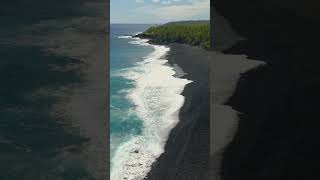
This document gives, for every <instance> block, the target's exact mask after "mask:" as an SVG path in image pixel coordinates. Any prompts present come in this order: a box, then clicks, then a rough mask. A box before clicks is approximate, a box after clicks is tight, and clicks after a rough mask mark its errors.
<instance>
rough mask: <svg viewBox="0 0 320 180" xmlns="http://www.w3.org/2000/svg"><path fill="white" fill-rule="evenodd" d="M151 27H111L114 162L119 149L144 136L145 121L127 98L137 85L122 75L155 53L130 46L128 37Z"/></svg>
mask: <svg viewBox="0 0 320 180" xmlns="http://www.w3.org/2000/svg"><path fill="white" fill-rule="evenodd" d="M149 26H150V25H119V24H117V25H111V33H110V34H111V35H110V96H111V100H110V125H111V128H110V130H111V144H110V147H111V158H112V157H113V155H114V153H115V150H116V148H117V147H118V146H119V145H120V144H121V143H123V142H125V141H127V140H128V139H129V138H130V137H132V136H135V135H139V134H141V132H142V128H143V123H142V120H141V119H139V117H138V116H137V115H136V114H135V113H134V112H133V111H134V110H133V108H134V106H135V105H134V104H133V103H132V101H130V100H129V99H128V98H127V93H128V91H130V90H131V89H133V88H134V87H135V86H134V82H133V80H130V79H128V78H125V77H123V76H121V75H119V74H121V72H124V71H126V70H127V69H129V68H133V67H135V66H136V63H137V62H139V61H142V60H143V57H144V56H146V55H148V54H149V53H151V52H152V51H153V48H152V47H142V46H137V45H135V44H130V43H129V42H130V41H132V40H131V39H128V38H119V37H121V36H125V35H134V34H136V33H138V32H142V31H144V30H146V29H147V28H148V27H149Z"/></svg>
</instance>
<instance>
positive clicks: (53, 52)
mask: <svg viewBox="0 0 320 180" xmlns="http://www.w3.org/2000/svg"><path fill="white" fill-rule="evenodd" d="M0 9H1V12H2V16H1V19H2V20H3V21H2V23H3V27H4V28H1V35H0V39H1V43H0V57H1V64H0V68H1V82H2V88H1V95H0V99H1V106H0V108H1V109H0V119H1V126H0V149H1V155H0V161H1V163H0V172H1V174H0V179H1V180H15V179H17V180H35V179H48V180H60V179H61V180H62V179H67V180H72V179H74V180H75V179H77V180H78V179H90V180H93V179H106V178H107V177H108V171H109V169H108V164H109V161H108V155H109V153H108V152H109V147H108V136H107V135H108V134H107V132H108V131H107V127H108V126H107V116H108V111H107V108H108V105H107V103H106V102H107V100H108V96H107V95H108V92H107V80H108V76H107V75H108V74H107V69H108V65H107V55H106V49H107V42H108V39H107V32H106V29H107V24H108V20H107V14H106V13H107V9H108V5H107V4H106V3H105V1H98V0H97V1H73V0H69V1H64V2H62V1H46V2H44V1H35V2H32V3H30V2H26V1H25V2H24V1H4V2H1V6H0Z"/></svg>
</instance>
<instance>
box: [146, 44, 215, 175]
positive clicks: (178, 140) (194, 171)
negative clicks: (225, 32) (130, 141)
mask: <svg viewBox="0 0 320 180" xmlns="http://www.w3.org/2000/svg"><path fill="white" fill-rule="evenodd" d="M170 47H171V50H170V52H169V55H168V60H169V63H170V64H171V65H175V64H177V65H178V66H179V67H180V68H182V70H183V71H184V72H185V73H186V75H185V76H184V78H187V79H189V80H192V81H193V82H192V83H190V84H188V85H187V86H186V87H185V89H184V91H183V93H182V95H183V96H185V103H184V105H183V107H182V108H181V111H180V115H179V117H180V122H179V123H178V124H177V126H176V127H175V128H174V129H173V130H172V131H171V133H170V136H169V139H168V141H167V144H166V146H165V152H164V153H163V154H162V155H161V156H160V158H159V159H158V160H157V161H156V162H155V163H154V165H153V167H152V170H151V172H150V173H149V176H148V178H147V179H152V180H164V179H165V180H177V179H183V180H194V179H206V176H207V172H208V169H209V130H210V129H209V128H210V122H209V86H208V82H209V56H210V55H209V53H208V52H207V51H205V50H203V49H201V48H198V47H191V46H188V45H181V44H173V45H170Z"/></svg>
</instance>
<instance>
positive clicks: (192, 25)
mask: <svg viewBox="0 0 320 180" xmlns="http://www.w3.org/2000/svg"><path fill="white" fill-rule="evenodd" d="M137 37H140V38H148V39H150V42H151V43H158V44H169V43H185V44H190V45H194V46H201V47H203V48H205V49H208V48H209V47H210V24H209V21H183V22H172V23H167V24H164V25H161V26H153V27H150V28H149V29H148V30H146V31H145V32H143V33H141V34H138V35H137Z"/></svg>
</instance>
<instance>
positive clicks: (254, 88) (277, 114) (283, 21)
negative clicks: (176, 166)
mask: <svg viewBox="0 0 320 180" xmlns="http://www.w3.org/2000/svg"><path fill="white" fill-rule="evenodd" d="M230 3H232V4H233V6H230ZM211 5H212V6H215V8H217V9H218V10H219V12H220V13H221V14H222V15H223V16H225V17H226V18H227V19H228V20H229V22H230V24H231V25H232V26H233V28H234V29H235V30H236V31H237V32H238V33H239V34H241V35H242V36H243V37H245V40H243V41H239V42H237V43H236V44H233V45H231V46H229V48H227V49H224V51H223V53H224V54H229V55H234V56H235V57H241V56H243V55H246V56H248V57H249V58H250V59H258V60H262V61H264V62H266V65H263V66H260V67H259V68H255V69H251V70H249V71H247V72H246V73H243V74H242V75H241V77H240V80H239V82H238V83H237V86H236V90H235V92H234V93H233V94H232V97H231V98H230V99H229V100H228V101H227V104H228V105H229V106H231V107H232V108H233V109H235V110H237V111H238V112H241V114H239V121H238V126H237V128H236V131H235V134H234V136H233V138H232V139H231V142H230V143H228V145H227V146H225V148H224V151H223V152H222V156H221V157H222V158H221V161H219V162H221V164H220V165H221V166H220V167H218V168H219V172H218V175H219V178H216V179H222V180H248V179H253V180H270V179H272V180H283V179H319V177H320V175H319V160H320V155H319V149H320V144H319V138H320V135H319V127H320V125H319V122H320V121H319V113H318V111H319V110H318V109H319V108H318V107H319V105H318V104H319V99H320V98H319V90H320V78H319V77H320V71H319V65H320V63H319V62H320V61H319V46H318V42H319V39H320V36H319V29H320V21H319V11H318V10H316V9H317V8H316V7H319V3H318V2H317V1H314V2H308V3H306V4H304V1H287V0H283V1H264V0H259V1H254V2H253V1H250V2H249V1H231V0H230V1H229V0H216V1H214V3H212V4H211ZM213 27H216V28H219V27H220V24H219V22H216V23H215V24H214V25H213ZM216 36H217V37H219V35H216ZM225 37H228V36H225ZM213 85H214V84H213ZM215 119H216V118H213V120H215ZM229 125H230V123H229ZM226 126H228V125H226ZM213 129H215V127H213ZM212 143H213V144H214V143H215V142H214V141H213V142H212ZM216 167H217V166H216Z"/></svg>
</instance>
